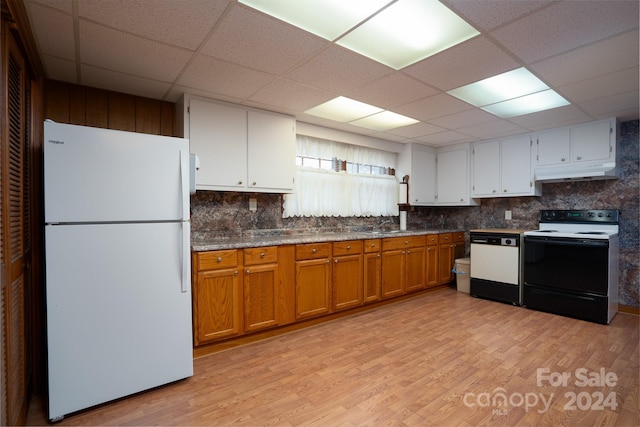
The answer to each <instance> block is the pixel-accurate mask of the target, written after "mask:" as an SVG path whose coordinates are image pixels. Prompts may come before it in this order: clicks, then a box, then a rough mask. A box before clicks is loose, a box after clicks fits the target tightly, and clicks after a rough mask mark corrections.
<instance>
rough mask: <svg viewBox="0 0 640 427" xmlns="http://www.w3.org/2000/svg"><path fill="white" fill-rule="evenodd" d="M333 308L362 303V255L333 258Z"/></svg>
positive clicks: (339, 308) (337, 308) (344, 307)
mask: <svg viewBox="0 0 640 427" xmlns="http://www.w3.org/2000/svg"><path fill="white" fill-rule="evenodd" d="M332 285H333V298H332V301H333V309H334V310H343V309H346V308H350V307H357V306H359V305H362V291H363V290H362V255H348V256H341V257H335V258H334V259H333V283H332Z"/></svg>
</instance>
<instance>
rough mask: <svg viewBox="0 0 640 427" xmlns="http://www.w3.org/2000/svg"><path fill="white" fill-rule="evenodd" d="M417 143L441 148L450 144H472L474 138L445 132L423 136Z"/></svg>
mask: <svg viewBox="0 0 640 427" xmlns="http://www.w3.org/2000/svg"><path fill="white" fill-rule="evenodd" d="M415 139H416V140H417V141H420V142H424V143H426V144H428V145H433V146H436V147H440V146H443V145H449V144H459V143H462V142H470V141H472V140H473V139H474V138H471V137H469V136H468V135H464V134H462V133H458V132H454V131H445V132H440V133H434V134H432V135H427V136H421V137H418V138H415Z"/></svg>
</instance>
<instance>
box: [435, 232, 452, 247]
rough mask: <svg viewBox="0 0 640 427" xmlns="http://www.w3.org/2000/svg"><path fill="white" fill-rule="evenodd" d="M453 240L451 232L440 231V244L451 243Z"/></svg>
mask: <svg viewBox="0 0 640 427" xmlns="http://www.w3.org/2000/svg"><path fill="white" fill-rule="evenodd" d="M451 242H452V237H451V233H440V234H438V244H440V245H441V244H443V243H451Z"/></svg>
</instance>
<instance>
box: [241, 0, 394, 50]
mask: <svg viewBox="0 0 640 427" xmlns="http://www.w3.org/2000/svg"><path fill="white" fill-rule="evenodd" d="M239 2H240V3H243V4H246V5H247V6H250V7H252V8H254V9H257V10H259V11H261V12H264V13H266V14H267V15H271V16H273V17H275V18H278V19H280V20H282V21H285V22H288V23H289V24H292V25H295V26H296V27H298V28H302V29H303V30H305V31H309V32H310V33H313V34H315V35H317V36H320V37H322V38H324V39H327V40H331V41H333V40H335V39H336V38H338V37H339V36H341V35H343V34H344V33H346V32H347V31H348V30H349V29H351V28H353V27H354V26H356V25H358V24H359V23H360V22H362V21H363V20H365V19H366V18H368V17H369V16H371V15H373V14H374V13H376V12H377V11H378V10H380V9H382V8H383V7H384V6H385V5H387V4H388V3H391V0H324V1H320V0H239Z"/></svg>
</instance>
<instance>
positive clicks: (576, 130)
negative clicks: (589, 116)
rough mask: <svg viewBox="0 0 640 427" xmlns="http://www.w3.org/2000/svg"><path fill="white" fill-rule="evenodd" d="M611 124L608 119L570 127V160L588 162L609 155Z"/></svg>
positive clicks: (608, 157) (607, 157)
mask: <svg viewBox="0 0 640 427" xmlns="http://www.w3.org/2000/svg"><path fill="white" fill-rule="evenodd" d="M610 137H611V126H610V123H609V122H608V121H604V122H596V123H589V124H586V125H581V126H575V127H572V128H571V161H573V162H590V161H598V160H609V159H610V157H611V152H612V149H611V143H610Z"/></svg>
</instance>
